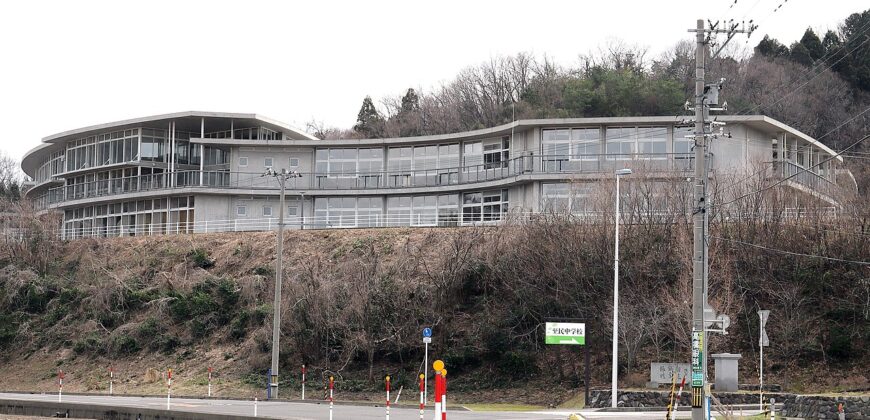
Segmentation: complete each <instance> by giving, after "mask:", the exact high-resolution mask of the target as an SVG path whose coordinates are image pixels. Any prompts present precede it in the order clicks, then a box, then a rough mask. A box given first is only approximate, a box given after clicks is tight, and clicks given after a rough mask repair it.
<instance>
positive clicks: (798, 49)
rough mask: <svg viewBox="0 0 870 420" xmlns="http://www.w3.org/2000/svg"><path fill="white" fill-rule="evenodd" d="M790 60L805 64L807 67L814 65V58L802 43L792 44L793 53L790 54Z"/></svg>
mask: <svg viewBox="0 0 870 420" xmlns="http://www.w3.org/2000/svg"><path fill="white" fill-rule="evenodd" d="M788 58H789V59H790V60H791V61H794V62H795V63H798V64H803V65H805V66H811V65H812V64H813V58H812V57H811V56H810V51H809V50H808V49H807V47H805V46H804V44H801V43H800V42H795V43H794V44H791V52H789V55H788Z"/></svg>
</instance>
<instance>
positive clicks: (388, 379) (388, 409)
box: [384, 375, 390, 420]
mask: <svg viewBox="0 0 870 420" xmlns="http://www.w3.org/2000/svg"><path fill="white" fill-rule="evenodd" d="M384 380H385V382H386V386H387V405H386V407H387V420H390V375H387V377H386V378H384Z"/></svg>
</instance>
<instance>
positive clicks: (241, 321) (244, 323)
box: [230, 309, 251, 340]
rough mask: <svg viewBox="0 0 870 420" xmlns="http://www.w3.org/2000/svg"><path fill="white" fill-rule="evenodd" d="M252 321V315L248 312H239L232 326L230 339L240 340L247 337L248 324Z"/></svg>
mask: <svg viewBox="0 0 870 420" xmlns="http://www.w3.org/2000/svg"><path fill="white" fill-rule="evenodd" d="M250 319H251V315H250V313H249V312H248V311H246V310H244V309H243V310H241V311H239V314H238V315H237V316H236V317H235V318H233V321H232V323H231V324H230V337H231V338H233V339H235V340H240V339H242V338H244V337H245V334H247V333H248V323H249V321H250Z"/></svg>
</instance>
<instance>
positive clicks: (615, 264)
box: [610, 168, 631, 408]
mask: <svg viewBox="0 0 870 420" xmlns="http://www.w3.org/2000/svg"><path fill="white" fill-rule="evenodd" d="M623 175H631V169H628V168H626V169H617V170H616V208H615V209H614V213H615V215H616V216H615V217H614V219H613V224H614V225H615V226H616V235H615V237H614V239H615V240H614V243H615V245H614V250H613V372H612V377H611V383H610V406H611V407H613V408H616V375H617V359H618V357H617V356H618V353H617V351H618V347H619V346H618V344H619V340H618V339H617V337H619V178H620V177H621V176H623Z"/></svg>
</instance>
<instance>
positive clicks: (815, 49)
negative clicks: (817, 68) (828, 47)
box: [800, 28, 825, 61]
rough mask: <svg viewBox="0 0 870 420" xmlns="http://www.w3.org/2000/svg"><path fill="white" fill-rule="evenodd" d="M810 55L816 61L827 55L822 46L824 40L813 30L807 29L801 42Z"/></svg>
mask: <svg viewBox="0 0 870 420" xmlns="http://www.w3.org/2000/svg"><path fill="white" fill-rule="evenodd" d="M800 43H801V45H803V46H804V47H805V48H806V49H807V51H808V52H809V54H810V58H812V59H813V61H816V60H818V59H820V58H822V56H824V55H825V47H824V46H823V45H822V40H820V39H819V37H818V35H816V33H815V32H813V30H812V28H807V30H806V32H804V36H803V37H802V38H801V41H800Z"/></svg>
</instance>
